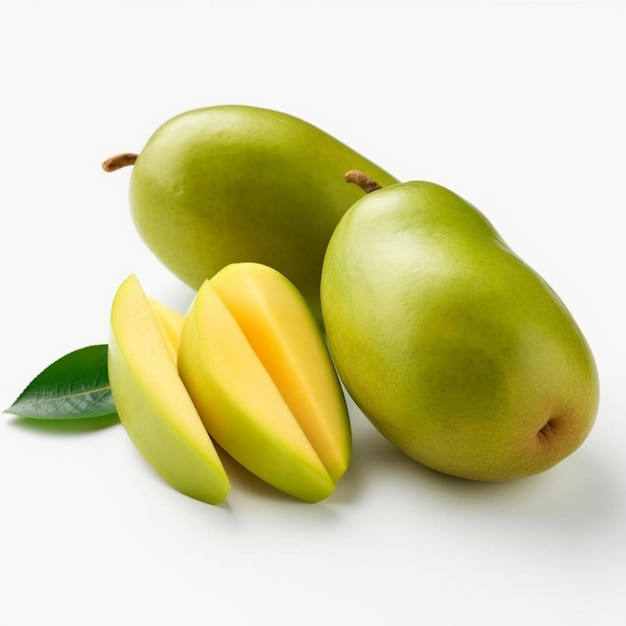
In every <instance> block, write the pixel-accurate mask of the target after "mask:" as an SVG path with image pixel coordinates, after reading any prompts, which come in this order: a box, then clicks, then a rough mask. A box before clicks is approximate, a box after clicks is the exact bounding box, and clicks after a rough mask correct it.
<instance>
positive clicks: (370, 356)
mask: <svg viewBox="0 0 626 626" xmlns="http://www.w3.org/2000/svg"><path fill="white" fill-rule="evenodd" d="M349 180H353V181H356V182H358V181H360V180H361V179H360V178H359V177H358V176H355V175H349ZM367 189H369V190H372V191H370V192H369V193H367V194H366V195H363V197H362V198H361V199H360V200H359V201H358V202H356V203H355V204H354V205H353V206H352V207H351V208H350V210H349V211H348V212H347V213H346V214H345V216H344V217H343V218H342V220H341V222H340V223H339V225H338V227H337V229H336V231H335V233H334V234H333V236H332V238H331V241H330V243H329V246H328V251H327V254H326V258H325V261H324V268H323V273H322V283H321V294H322V308H323V313H324V322H325V326H326V331H327V339H328V344H329V347H330V350H331V352H332V355H333V358H334V360H335V364H336V367H337V370H338V372H339V374H340V375H341V378H342V380H343V382H344V384H345V386H346V389H347V391H348V393H349V394H350V395H351V396H352V398H353V399H354V400H355V402H356V404H357V405H358V406H359V407H360V408H361V410H362V411H363V413H364V414H365V415H366V416H367V417H368V418H369V419H370V420H371V421H372V423H373V424H374V425H375V426H376V427H377V428H378V430H379V431H380V432H381V433H382V434H383V435H384V436H385V437H387V439H389V440H390V441H391V442H392V443H394V444H395V445H396V446H397V447H398V448H399V449H400V450H402V451H403V452H404V453H406V454H407V455H408V456H410V457H411V458H413V459H415V460H416V461H418V462H420V463H421V464H423V465H425V466H427V467H430V468H432V469H434V470H437V471H440V472H443V473H446V474H450V475H453V476H458V477H461V478H466V479H473V480H482V481H499V480H511V479H516V478H522V477H524V476H529V475H532V474H536V473H539V472H543V471H545V470H547V469H549V468H551V467H553V466H555V465H556V464H557V463H560V462H561V461H562V460H563V459H565V458H566V457H567V456H569V455H570V454H572V453H573V452H574V451H575V450H576V449H578V447H579V446H580V445H581V444H582V442H583V441H584V440H585V439H586V437H587V435H588V434H589V432H590V431H591V428H592V426H593V424H594V422H595V418H596V413H597V408H598V401H599V380H598V373H597V369H596V365H595V360H594V356H593V353H592V351H591V348H590V346H589V344H588V343H587V340H586V339H585V336H584V335H583V333H582V331H581V329H580V327H579V326H578V324H577V323H576V320H575V319H574V317H573V315H572V314H571V312H570V311H569V310H568V309H567V307H566V305H565V304H564V302H563V301H562V300H561V299H560V298H559V296H558V295H557V293H556V292H555V291H554V289H553V288H552V287H550V286H549V285H548V283H547V282H546V281H545V280H544V279H543V278H542V277H541V276H540V275H539V274H538V273H537V272H536V271H535V270H534V269H533V268H531V267H530V266H529V265H528V264H527V263H525V262H524V261H523V260H522V259H521V258H520V257H519V256H518V255H517V254H515V252H514V251H513V250H511V248H510V247H509V246H508V245H507V244H506V242H505V241H504V239H503V238H502V237H501V235H500V234H499V233H498V232H497V231H496V229H495V227H494V226H493V225H492V224H491V222H490V221H489V220H488V219H487V217H486V216H485V215H484V214H483V213H481V212H480V211H479V210H478V209H477V208H476V207H474V206H473V205H472V204H470V203H469V202H468V201H467V200H465V199H464V198H462V197H460V196H459V195H458V194H456V193H454V192H453V191H451V190H449V189H447V188H445V187H443V186H441V185H438V184H436V183H433V182H429V181H420V180H416V181H409V182H405V183H399V184H395V185H390V186H387V187H384V186H383V187H382V188H378V189H377V188H376V186H375V185H371V184H370V185H368V186H367Z"/></svg>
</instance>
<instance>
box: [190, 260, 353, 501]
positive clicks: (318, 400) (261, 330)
mask: <svg viewBox="0 0 626 626" xmlns="http://www.w3.org/2000/svg"><path fill="white" fill-rule="evenodd" d="M178 369H179V373H180V376H181V378H182V380H183V381H184V383H185V386H186V387H187V389H188V390H189V393H190V395H191V397H192V398H193V401H194V404H195V406H196V407H197V408H198V412H199V414H200V416H201V417H202V420H203V421H204V424H205V426H206V429H207V431H208V432H209V433H210V435H211V437H212V438H213V439H214V440H215V441H216V442H217V443H219V445H220V446H221V447H222V448H223V449H224V450H225V451H226V452H228V453H229V454H230V455H231V456H232V457H234V458H235V459H236V460H237V461H239V463H241V464H242V465H244V466H245V467H246V468H248V469H249V470H250V471H251V472H252V473H254V474H256V475H257V476H259V477H260V478H262V479H263V480H265V481H266V482H268V483H269V484H271V485H273V486H274V487H276V488H277V489H280V490H282V491H284V492H285V493H288V494H290V495H292V496H294V497H296V498H299V499H301V500H304V501H307V502H317V501H319V500H322V499H324V498H326V497H328V496H329V495H330V494H331V493H332V492H333V491H334V488H335V484H336V482H337V481H338V480H339V479H340V478H341V476H342V475H343V474H344V472H345V471H346V469H347V467H348V464H349V460H350V454H351V433H350V424H349V420H348V413H347V408H346V404H345V399H344V396H343V393H342V390H341V386H340V383H339V380H338V378H337V375H336V373H335V370H334V367H333V364H332V361H331V359H330V355H329V354H328V350H327V348H326V345H325V343H324V340H323V337H322V335H321V332H320V330H319V326H318V325H317V322H316V321H315V318H314V317H313V315H312V313H311V311H310V308H309V307H308V305H307V304H306V301H305V300H304V299H303V297H302V296H301V294H300V293H299V292H298V291H297V290H296V289H295V287H294V286H293V285H292V284H291V283H290V282H289V281H288V280H287V279H286V278H285V277H284V276H282V275H281V274H280V273H279V272H277V271H276V270H273V269H272V268H269V267H267V266H263V265H261V264H257V263H238V264H232V265H229V266H227V267H226V268H224V269H223V270H221V271H220V272H219V273H218V274H217V275H215V276H214V277H213V278H212V279H211V280H208V281H205V282H204V283H203V285H202V286H201V287H200V289H199V291H198V293H197V296H196V298H195V300H194V302H193V304H192V306H191V308H190V310H189V312H188V313H187V316H186V318H185V323H184V326H183V331H182V335H181V340H180V347H179V352H178Z"/></svg>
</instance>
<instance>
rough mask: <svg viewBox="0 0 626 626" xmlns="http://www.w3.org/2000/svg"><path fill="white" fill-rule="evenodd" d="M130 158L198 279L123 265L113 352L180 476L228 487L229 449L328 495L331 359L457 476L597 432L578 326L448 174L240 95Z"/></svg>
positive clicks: (367, 404)
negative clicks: (176, 292)
mask: <svg viewBox="0 0 626 626" xmlns="http://www.w3.org/2000/svg"><path fill="white" fill-rule="evenodd" d="M125 166H132V174H131V179H130V208H131V212H132V216H133V219H134V222H135V225H136V227H137V230H138V232H139V233H140V235H141V236H142V238H143V239H144V241H145V242H146V244H147V246H148V247H149V248H150V249H151V250H152V251H153V252H154V254H155V255H156V256H157V258H159V259H160V261H161V262H162V263H163V264H164V265H165V266H166V267H168V268H169V269H170V270H171V271H172V272H173V273H174V274H176V275H177V276H178V277H179V278H180V279H181V280H183V281H184V282H185V283H187V284H188V285H190V286H192V287H193V288H194V290H196V292H197V293H196V296H195V299H194V301H193V303H192V305H191V307H190V309H189V311H188V312H187V313H186V314H185V315H184V316H183V315H180V314H179V313H177V312H175V311H173V310H171V309H169V308H168V307H166V306H164V305H163V304H162V303H159V302H156V301H154V300H152V299H150V298H149V297H147V296H146V294H145V293H144V291H143V290H142V288H141V285H140V284H139V281H138V280H137V278H136V277H135V276H134V274H133V275H130V276H129V277H128V278H127V279H126V280H125V281H124V282H123V284H122V285H121V286H120V288H119V290H118V291H117V293H116V295H115V298H114V300H113V305H112V311H111V336H110V342H109V345H108V350H107V372H108V377H109V381H110V390H111V395H112V400H113V402H114V407H115V411H116V412H117V414H118V416H119V419H120V420H121V422H122V423H123V424H124V426H125V428H126V430H127V431H128V434H129V436H130V438H131V439H132V441H133V442H134V443H135V445H136V446H137V448H138V449H139V451H140V452H141V453H142V455H143V456H144V457H145V459H146V460H147V461H148V462H149V463H150V464H151V465H152V466H153V467H154V469H155V470H156V471H157V472H158V473H159V474H160V475H161V476H162V477H163V479H164V480H166V481H167V482H168V483H170V484H171V485H172V486H174V487H175V488H176V489H178V490H179V491H181V492H183V493H185V494H187V495H189V496H191V497H194V498H197V499H199V500H203V501H206V502H209V503H213V504H216V503H219V502H222V501H223V500H224V499H225V498H226V497H227V495H228V492H229V489H230V483H229V479H228V477H227V475H226V472H225V470H224V466H223V465H222V461H221V459H220V456H221V455H222V454H228V455H229V456H231V457H233V458H234V459H235V460H237V461H238V462H239V463H241V464H242V465H243V466H245V467H246V468H248V469H249V470H250V471H251V472H253V473H254V474H256V475H257V476H259V477H260V478H262V479H263V480H265V481H266V482H268V483H269V484H271V485H273V486H274V487H276V488H277V489H280V490H282V491H284V492H286V493H288V494H290V495H292V496H294V497H296V498H299V499H301V500H304V501H307V502H317V501H320V500H322V499H324V498H326V497H328V496H329V495H330V494H331V493H332V492H333V490H334V488H335V485H336V483H337V482H338V481H339V480H340V479H341V477H342V476H343V475H344V473H345V472H346V470H347V468H348V466H349V462H350V455H351V446H352V442H351V431H350V421H349V416H348V411H347V408H346V403H345V398H344V395H343V391H342V387H341V384H340V381H341V382H342V383H343V384H344V386H345V389H346V391H347V392H348V393H349V394H350V396H351V397H352V398H353V399H354V401H355V403H356V404H357V406H358V407H359V408H360V409H361V410H362V412H363V413H364V415H365V416H366V417H367V418H368V419H370V420H371V422H372V423H373V424H374V426H375V427H376V428H377V429H378V430H379V431H380V432H381V433H382V434H383V435H384V436H385V437H386V438H387V439H389V441H391V442H392V443H393V444H395V445H396V446H397V447H398V448H399V449H400V450H402V451H403V452H404V453H406V454H407V455H408V456H410V457H411V458H413V459H415V460H416V461H418V462H419V463H421V464H423V465H425V466H427V467H430V468H432V469H434V470H437V471H440V472H443V473H446V474H450V475H453V476H458V477H461V478H466V479H473V480H481V481H498V480H510V479H515V478H521V477H524V476H528V475H531V474H535V473H538V472H542V471H545V470H547V469H548V468H550V467H552V466H554V465H555V464H557V463H558V462H560V461H561V460H562V459H564V458H565V457H567V456H568V455H569V454H571V453H572V452H573V451H574V450H576V449H577V448H578V447H579V446H580V445H581V443H582V442H583V441H584V439H585V438H586V437H587V435H588V433H589V431H590V430H591V428H592V426H593V422H594V420H595V416H596V412H597V407H598V399H599V385H598V376H597V371H596V366H595V363H594V359H593V355H592V353H591V350H590V348H589V346H588V344H587V342H586V340H585V338H584V336H583V334H582V333H581V331H580V329H579V328H578V326H577V324H576V322H575V321H574V319H573V318H572V316H571V314H570V313H569V312H568V310H567V308H566V307H565V305H564V304H563V302H562V301H561V300H560V299H559V298H558V296H557V295H556V294H555V293H554V291H553V290H552V289H551V288H550V287H549V286H548V285H547V284H546V283H545V281H544V280H543V279H542V278H541V277H540V276H539V275H538V274H537V273H536V272H535V271H533V270H532V269H531V268H530V267H529V266H528V265H526V264H525V263H524V262H523V261H522V260H521V259H520V258H519V257H518V256H516V255H515V254H514V253H513V252H512V251H511V250H510V248H509V247H508V246H507V245H506V243H505V242H504V241H503V239H502V238H501V237H500V235H499V234H498V232H496V230H495V229H494V227H493V226H492V225H491V224H490V222H489V221H488V220H487V219H486V218H485V216H484V215H483V214H482V213H481V212H479V211H478V210H477V209H476V208H475V207H473V206H472V205H471V204H469V203H468V202H466V201H465V200H464V199H462V198H461V197H459V196H458V195H456V194H455V193H453V192H452V191H450V190H448V189H446V188H444V187H442V186H440V185H437V184H435V183H431V182H424V181H412V182H404V183H401V182H399V181H397V180H396V179H395V178H393V177H392V176H391V175H390V174H388V173H387V172H385V171H384V170H383V169H381V168H380V167H378V166H376V165H375V164H373V163H371V162H369V161H368V160H367V159H365V158H364V157H362V156H361V155H359V154H357V153H356V152H354V151H353V150H351V149H350V148H348V147H347V146H346V145H344V144H343V143H341V142H339V141H337V140H336V139H334V138H333V137H331V136H329V135H328V134H326V133H324V132H323V131H321V130H320V129H318V128H316V127H314V126H312V125H311V124H308V123H307V122H304V121H303V120H300V119H298V118H295V117H293V116H290V115H286V114H284V113H279V112H276V111H270V110H266V109H259V108H255V107H247V106H215V107H209V108H204V109H197V110H194V111H190V112H187V113H184V114H182V115H179V116H177V117H175V118H173V119H171V120H169V121H167V122H166V123H165V124H163V125H162V126H161V127H160V128H159V129H157V131H156V132H155V133H154V135H153V136H152V137H151V138H150V139H149V140H148V142H147V144H146V146H145V147H144V149H143V151H142V152H140V153H139V154H134V153H123V154H120V155H117V156H115V157H112V158H111V159H108V160H107V161H105V162H104V164H103V167H104V169H105V170H107V171H114V170H116V169H119V168H120V167H125ZM15 406H17V405H14V407H15ZM10 410H11V409H9V411H10ZM216 446H219V447H218V448H216Z"/></svg>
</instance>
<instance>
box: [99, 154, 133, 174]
mask: <svg viewBox="0 0 626 626" xmlns="http://www.w3.org/2000/svg"><path fill="white" fill-rule="evenodd" d="M138 156H139V155H138V154H134V153H133V152H123V153H122V154H116V155H115V156H112V157H111V158H110V159H107V160H106V161H104V163H102V169H103V170H104V171H105V172H114V171H115V170H119V169H121V168H122V167H126V166H127V165H133V164H134V163H135V161H136V160H137V157H138Z"/></svg>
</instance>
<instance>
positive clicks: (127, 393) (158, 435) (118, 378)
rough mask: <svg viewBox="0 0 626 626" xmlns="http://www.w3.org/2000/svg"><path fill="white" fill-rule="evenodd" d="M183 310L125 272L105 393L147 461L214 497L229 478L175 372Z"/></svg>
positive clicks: (181, 487)
mask: <svg viewBox="0 0 626 626" xmlns="http://www.w3.org/2000/svg"><path fill="white" fill-rule="evenodd" d="M182 327H183V317H182V316H181V315H180V314H179V313H177V312H176V311H174V310H172V309H170V308H169V307H167V306H165V305H163V304H161V303H159V302H157V301H156V300H153V299H150V298H148V297H147V296H146V295H145V293H144V291H143V289H142V287H141V285H140V283H139V281H138V279H137V277H136V276H135V275H134V274H131V275H130V276H129V277H128V278H127V279H126V280H125V281H124V282H123V283H122V284H121V285H120V287H119V289H118V290H117V292H116V294H115V297H114V299H113V304H112V307H111V334H110V340H109V350H108V372H109V381H110V385H111V393H112V395H113V400H114V402H115V406H116V409H117V413H118V415H119V418H120V421H121V422H122V424H123V425H124V428H125V429H126V431H127V433H128V435H129V436H130V439H131V440H132V442H133V443H134V444H135V446H136V447H137V449H138V450H139V452H140V453H141V454H142V455H143V457H144V458H145V460H146V461H147V462H148V463H149V464H150V465H151V466H152V468H153V469H154V470H155V471H156V472H157V473H158V474H159V475H160V476H161V477H162V478H163V479H164V480H165V481H166V482H167V483H169V484H170V485H171V486H172V487H174V488H175V489H177V490H178V491H180V492H181V493H183V494H186V495H188V496H189V497H192V498H195V499H197V500H201V501H203V502H207V503H209V504H219V503H221V502H223V501H224V500H225V499H226V497H227V495H228V493H229V491H230V481H229V479H228V477H227V476H226V472H225V470H224V467H223V465H222V462H221V460H220V458H219V456H218V454H217V451H216V449H215V446H214V445H213V442H212V441H211V439H210V437H209V435H208V434H207V432H206V429H205V428H204V425H203V423H202V420H201V419H200V416H199V415H198V412H197V410H196V408H195V406H194V404H193V402H192V400H191V398H190V396H189V394H188V393H187V390H186V389H185V386H184V385H183V382H182V380H181V379H180V377H179V376H178V372H177V368H176V353H177V351H178V342H179V338H180V332H181V330H182Z"/></svg>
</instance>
